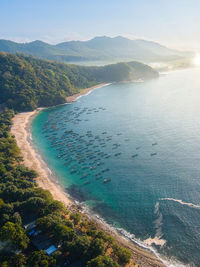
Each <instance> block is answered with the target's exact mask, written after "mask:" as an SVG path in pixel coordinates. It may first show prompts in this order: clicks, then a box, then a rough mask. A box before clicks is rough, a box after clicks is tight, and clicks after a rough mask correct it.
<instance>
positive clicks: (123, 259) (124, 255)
mask: <svg viewBox="0 0 200 267" xmlns="http://www.w3.org/2000/svg"><path fill="white" fill-rule="evenodd" d="M113 251H114V253H115V255H116V256H117V257H118V261H119V263H120V264H122V265H125V264H127V263H129V261H130V259H131V252H130V251H129V250H128V249H126V248H122V247H120V246H118V245H115V246H113Z"/></svg>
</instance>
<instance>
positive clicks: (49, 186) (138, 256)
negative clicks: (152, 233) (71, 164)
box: [11, 84, 166, 267]
mask: <svg viewBox="0 0 200 267" xmlns="http://www.w3.org/2000/svg"><path fill="white" fill-rule="evenodd" d="M104 85H105V84H103V86H104ZM100 86H102V85H98V86H94V87H92V88H88V89H85V90H83V91H82V92H83V94H87V93H89V92H90V91H91V90H94V89H96V88H98V87H100ZM80 95H82V93H80V94H77V95H74V96H71V97H69V98H68V102H70V101H75V99H76V98H77V97H79V96H80ZM40 110H41V109H37V110H35V111H33V112H25V113H19V114H17V115H16V116H15V117H14V118H13V121H12V122H13V125H12V127H11V133H12V135H14V136H15V139H16V142H17V145H18V147H19V148H20V149H21V153H22V156H23V159H24V165H25V166H27V167H29V168H31V169H34V170H36V171H37V173H38V174H39V177H38V178H37V179H36V181H37V184H38V186H40V187H41V188H43V189H45V190H49V191H50V192H51V194H52V195H53V197H54V199H56V200H58V201H62V202H63V203H64V205H65V206H67V207H68V208H70V207H71V208H72V207H74V202H73V200H72V199H71V198H70V197H69V196H68V195H67V194H66V192H65V191H64V189H63V188H62V187H61V186H60V185H59V183H58V181H57V179H56V177H55V176H54V175H53V174H52V172H51V171H50V170H49V168H48V166H47V164H46V163H45V162H44V161H43V160H42V157H41V155H40V154H39V153H38V152H37V151H36V149H35V148H34V146H33V143H32V140H31V122H32V119H33V118H34V116H36V115H37V113H38V112H39V111H40ZM77 208H78V207H77ZM82 213H84V211H83V210H82ZM85 216H86V217H87V218H88V217H89V218H90V219H92V220H93V221H94V222H95V223H96V224H97V225H98V227H99V228H100V229H102V230H104V231H106V232H108V233H109V234H111V235H112V236H114V237H115V239H116V240H117V241H118V242H119V243H120V244H122V245H124V246H126V247H128V248H129V249H130V250H131V251H132V254H133V262H136V263H137V264H139V265H140V266H144V267H149V266H160V267H164V266H166V265H165V264H163V263H162V262H161V261H160V259H158V258H157V257H156V256H155V255H154V254H153V253H151V252H150V251H149V250H146V249H143V248H141V247H139V246H137V245H135V244H134V243H133V242H131V241H129V240H128V239H126V238H125V237H123V236H122V235H120V234H119V233H118V232H117V231H116V230H114V229H111V228H110V227H109V226H108V225H106V224H105V223H104V222H103V221H102V220H100V219H99V218H98V217H95V216H89V215H88V214H87V213H86V214H85ZM130 266H134V265H132V264H131V265H130ZM135 266H137V265H135Z"/></svg>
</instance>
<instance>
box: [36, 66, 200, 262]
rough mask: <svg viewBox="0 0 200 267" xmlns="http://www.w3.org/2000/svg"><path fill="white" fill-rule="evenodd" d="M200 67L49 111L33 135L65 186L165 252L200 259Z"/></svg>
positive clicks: (125, 85) (112, 88) (99, 91)
mask: <svg viewBox="0 0 200 267" xmlns="http://www.w3.org/2000/svg"><path fill="white" fill-rule="evenodd" d="M199 77H200V69H188V70H182V71H175V72H171V73H169V74H167V75H163V76H161V77H160V78H159V79H156V80H152V81H148V82H144V83H122V84H113V85H109V86H107V87H103V88H99V89H96V90H95V91H93V92H92V93H91V94H89V95H88V96H84V97H81V98H80V99H79V100H78V101H77V102H74V103H72V104H67V105H63V106H59V107H55V108H51V109H47V110H44V111H42V112H40V113H39V115H38V116H37V117H36V118H35V119H34V121H33V124H32V135H33V140H34V143H35V145H36V146H37V148H38V150H39V151H40V153H41V154H42V155H43V158H44V159H45V161H46V162H47V163H48V165H49V167H50V168H51V169H52V170H53V172H54V173H55V174H56V176H57V178H58V179H59V182H60V183H61V185H62V186H63V187H64V188H66V191H67V192H68V193H70V194H71V195H72V196H73V197H75V198H76V199H77V200H79V201H81V202H84V203H86V204H88V205H89V206H90V207H91V209H92V210H94V211H95V212H96V213H98V214H100V215H101V216H102V217H103V218H105V219H106V221H107V222H108V223H111V224H112V225H114V226H116V227H121V228H124V229H126V230H127V231H128V232H130V233H132V234H134V235H135V237H136V238H139V239H140V240H143V241H144V240H146V239H148V238H150V237H151V238H155V237H157V238H160V239H162V240H165V241H166V243H165V245H164V246H163V247H161V246H159V245H155V244H152V246H154V247H156V249H157V250H158V251H159V253H161V254H162V255H165V256H167V257H169V258H174V257H175V258H176V259H178V260H180V261H181V262H183V263H194V264H195V265H196V266H200V256H199V255H200V79H199Z"/></svg>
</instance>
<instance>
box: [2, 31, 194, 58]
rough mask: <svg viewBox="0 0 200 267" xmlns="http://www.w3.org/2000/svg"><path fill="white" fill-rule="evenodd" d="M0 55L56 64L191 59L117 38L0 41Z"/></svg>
mask: <svg viewBox="0 0 200 267" xmlns="http://www.w3.org/2000/svg"><path fill="white" fill-rule="evenodd" d="M0 51H4V52H8V53H24V54H28V55H33V56H36V57H39V58H44V59H48V60H55V61H59V62H81V61H82V62H87V61H102V62H119V61H131V60H137V61H141V62H146V63H150V62H166V61H172V60H178V59H183V58H190V57H192V56H193V53H191V52H181V51H177V50H172V49H169V48H167V47H165V46H162V45H160V44H159V43H156V42H152V41H147V40H140V39H138V40H130V39H127V38H124V37H121V36H118V37H114V38H111V37H107V36H102V37H95V38H93V39H91V40H89V41H70V42H64V43H59V44H57V45H51V44H48V43H45V42H42V41H34V42H30V43H16V42H13V41H9V40H0Z"/></svg>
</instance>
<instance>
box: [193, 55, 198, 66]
mask: <svg viewBox="0 0 200 267" xmlns="http://www.w3.org/2000/svg"><path fill="white" fill-rule="evenodd" d="M193 63H194V65H196V66H200V54H197V55H196V56H195V57H194V59H193Z"/></svg>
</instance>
